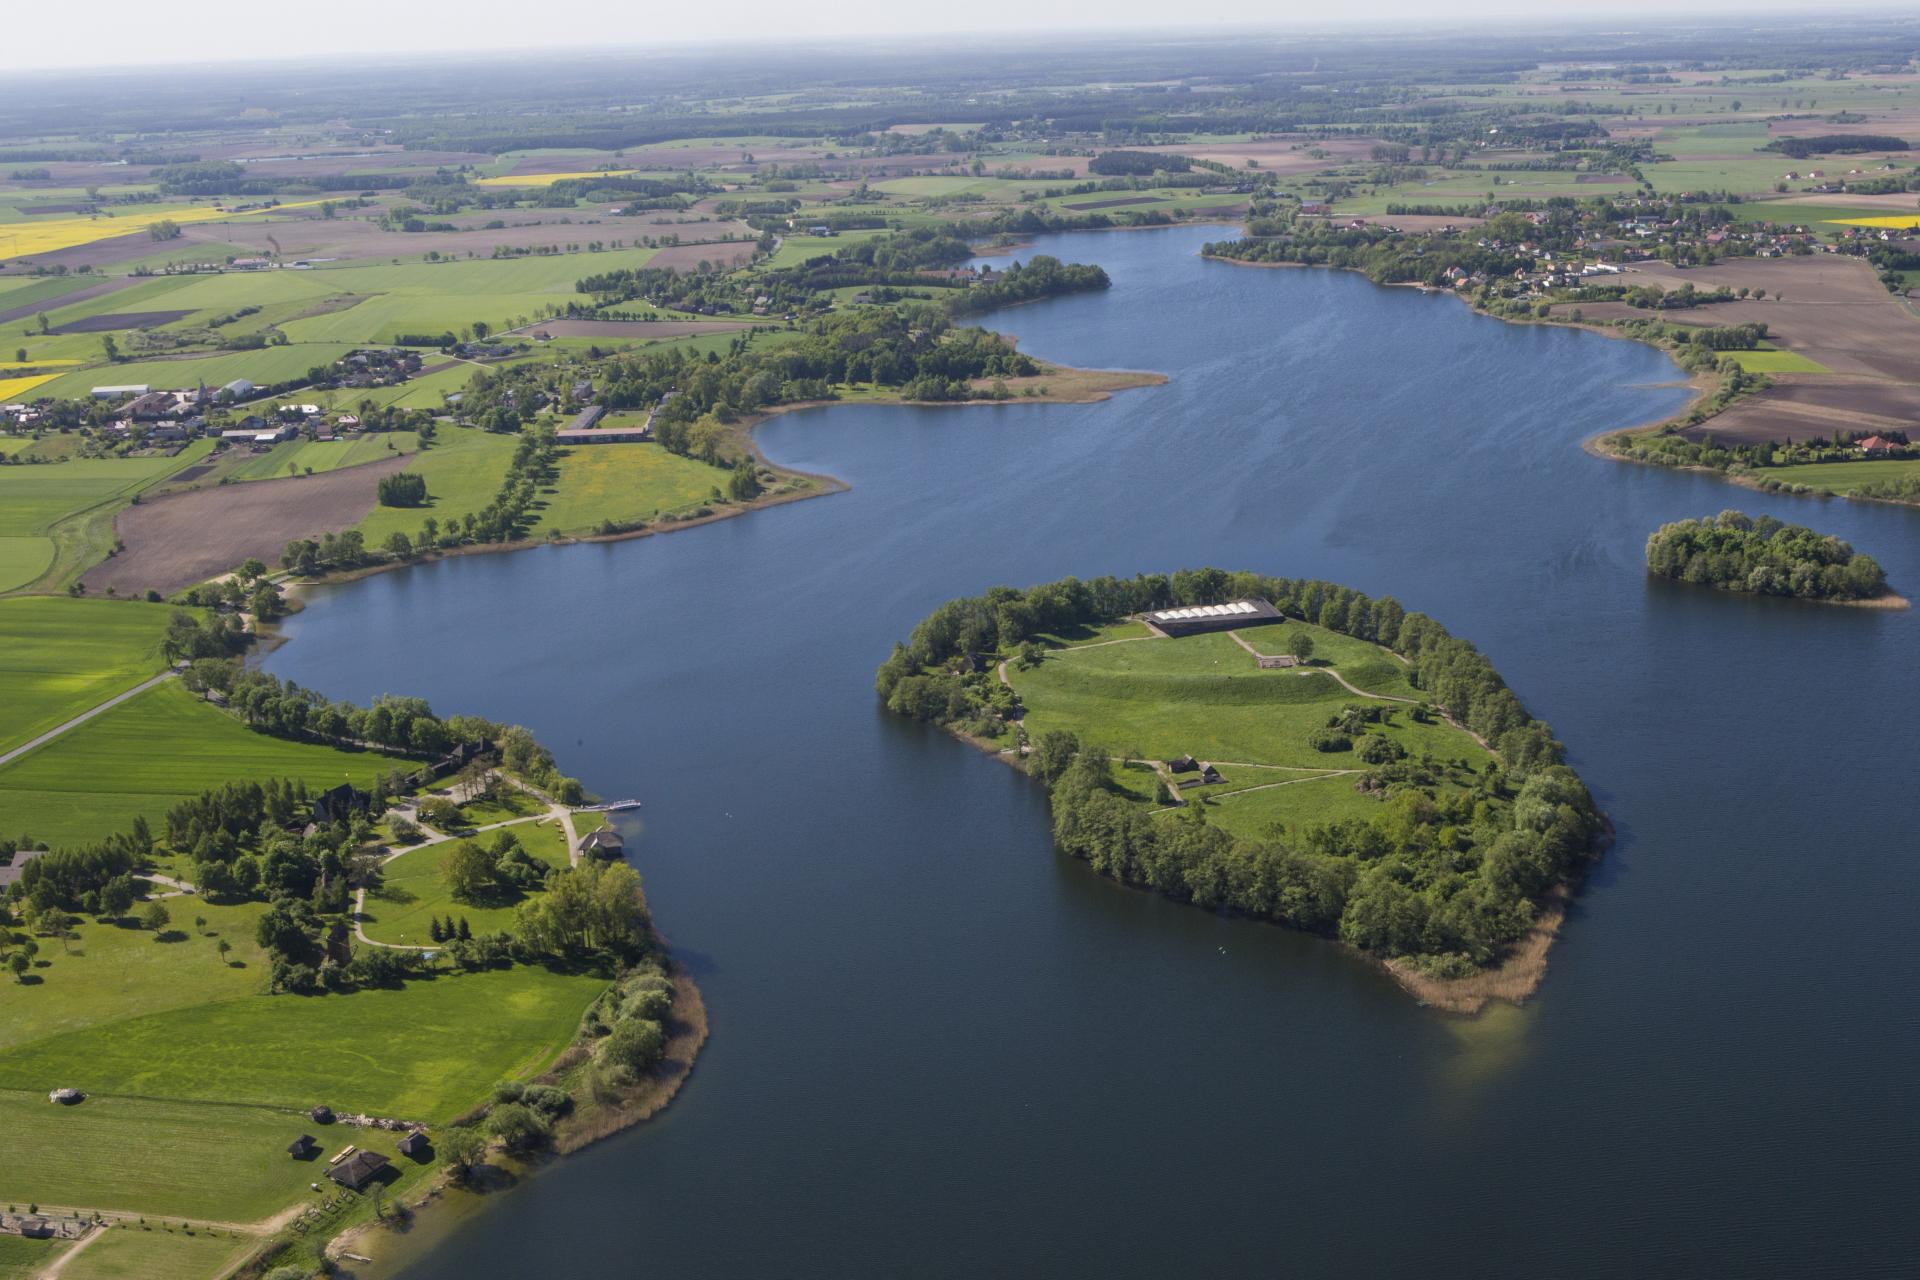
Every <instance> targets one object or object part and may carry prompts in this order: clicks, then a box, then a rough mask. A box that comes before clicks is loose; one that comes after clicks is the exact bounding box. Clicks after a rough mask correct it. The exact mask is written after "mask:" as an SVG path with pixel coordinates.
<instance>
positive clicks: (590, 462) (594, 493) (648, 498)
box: [534, 444, 727, 534]
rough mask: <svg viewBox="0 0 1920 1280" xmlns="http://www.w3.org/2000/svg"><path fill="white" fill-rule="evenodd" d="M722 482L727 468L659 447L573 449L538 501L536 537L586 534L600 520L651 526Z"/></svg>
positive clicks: (701, 498) (704, 497)
mask: <svg viewBox="0 0 1920 1280" xmlns="http://www.w3.org/2000/svg"><path fill="white" fill-rule="evenodd" d="M726 479H727V472H726V470H725V468H722V467H715V466H709V465H708V464H706V463H704V462H700V461H698V460H697V459H694V458H683V457H681V456H680V455H678V454H674V453H668V452H667V451H666V450H665V449H663V448H661V447H660V446H659V445H657V444H596V445H576V446H574V447H572V448H569V449H567V450H566V451H565V453H564V454H563V455H562V456H561V458H560V479H559V483H558V484H557V485H556V486H555V489H554V492H551V493H547V494H544V495H542V500H543V501H544V502H545V504H546V505H545V509H544V510H542V511H541V513H540V523H539V524H538V525H536V526H535V527H534V531H535V533H536V534H537V533H542V532H545V531H546V530H549V529H554V530H558V531H560V532H562V533H586V532H591V531H592V530H593V528H594V526H596V525H598V524H599V523H600V522H601V521H602V520H613V521H616V522H619V523H623V524H624V523H630V522H632V521H636V520H650V519H652V518H653V517H655V516H658V515H665V514H667V513H669V512H673V511H683V510H685V509H687V508H689V507H697V506H699V505H700V504H701V503H702V502H704V501H706V500H707V497H708V494H709V493H710V492H711V491H712V489H713V487H714V486H715V485H723V486H724V485H725V484H726Z"/></svg>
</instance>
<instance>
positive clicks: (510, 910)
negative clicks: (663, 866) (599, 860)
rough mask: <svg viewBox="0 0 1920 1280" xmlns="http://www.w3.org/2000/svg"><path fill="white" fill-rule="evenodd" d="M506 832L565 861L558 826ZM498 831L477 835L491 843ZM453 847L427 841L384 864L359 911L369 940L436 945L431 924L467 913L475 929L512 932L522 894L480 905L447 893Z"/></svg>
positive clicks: (531, 849) (548, 857)
mask: <svg viewBox="0 0 1920 1280" xmlns="http://www.w3.org/2000/svg"><path fill="white" fill-rule="evenodd" d="M502 830H505V831H511V832H513V834H514V836H515V838H516V839H518V840H519V841H520V847H521V848H523V849H525V850H526V851H527V852H528V853H530V854H532V855H533V856H534V857H536V858H538V859H539V860H540V861H542V862H544V863H546V864H547V865H548V866H550V867H564V866H566V865H567V837H566V832H565V831H564V830H562V829H561V828H560V826H559V825H558V824H556V823H548V822H541V821H536V820H534V819H529V820H527V821H526V822H520V823H515V824H514V825H513V826H510V827H504V828H502ZM497 834H498V833H497V832H493V831H486V832H482V833H481V834H479V835H476V836H475V837H473V839H474V841H475V843H477V844H481V845H484V846H488V847H491V845H492V844H493V841H494V838H495V836H496V835H497ZM451 847H452V846H451V843H448V844H437V845H428V846H427V847H426V848H424V849H416V850H415V851H414V852H412V853H406V854H402V855H401V856H399V857H398V858H395V859H394V860H393V861H391V862H389V863H387V864H386V867H385V868H384V871H385V876H384V883H383V885H382V886H381V888H380V889H379V890H378V891H377V892H374V893H369V894H368V895H367V905H366V909H365V910H364V911H363V912H362V913H361V918H362V921H363V924H364V927H365V929H366V933H367V936H368V937H369V938H372V939H373V940H374V941H376V942H395V943H400V944H402V945H404V946H414V947H426V946H432V945H433V936H432V934H431V933H429V932H428V925H429V922H430V921H433V920H439V919H444V918H445V917H447V916H449V915H451V916H454V917H455V918H459V917H462V916H464V917H465V918H466V920H467V923H468V924H469V925H471V926H472V928H473V931H474V932H475V933H511V932H512V931H513V914H514V912H515V911H516V910H518V909H519V906H520V903H521V902H522V901H524V898H523V897H522V896H521V895H520V894H517V893H515V894H509V895H507V896H504V897H502V898H500V899H498V900H497V901H492V902H489V903H488V904H487V905H485V906H481V905H478V904H475V903H466V902H456V901H454V899H453V895H452V894H451V893H449V892H447V886H446V884H445V882H444V881H442V879H441V877H440V859H441V857H442V856H443V855H444V854H445V853H446V852H447V850H448V849H449V848H451Z"/></svg>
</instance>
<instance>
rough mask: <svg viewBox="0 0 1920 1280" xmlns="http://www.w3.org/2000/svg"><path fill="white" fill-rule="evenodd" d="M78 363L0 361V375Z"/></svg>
mask: <svg viewBox="0 0 1920 1280" xmlns="http://www.w3.org/2000/svg"><path fill="white" fill-rule="evenodd" d="M79 363H80V362H79V361H78V360H28V361H25V362H24V363H23V362H21V361H19V360H0V373H12V372H14V371H15V370H17V369H52V368H55V367H56V366H57V367H61V368H65V367H67V366H69V365H76V364H79Z"/></svg>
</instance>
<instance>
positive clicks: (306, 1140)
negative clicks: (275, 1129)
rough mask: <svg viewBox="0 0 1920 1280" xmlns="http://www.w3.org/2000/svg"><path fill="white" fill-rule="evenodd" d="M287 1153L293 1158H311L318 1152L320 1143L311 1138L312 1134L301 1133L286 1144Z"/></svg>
mask: <svg viewBox="0 0 1920 1280" xmlns="http://www.w3.org/2000/svg"><path fill="white" fill-rule="evenodd" d="M287 1154H288V1155H290V1156H292V1157H293V1158H294V1159H295V1160H311V1159H313V1158H314V1157H315V1156H317V1155H319V1154H320V1144H319V1143H317V1142H315V1141H314V1140H313V1135H312V1134H310V1133H303V1134H301V1135H300V1136H299V1137H297V1138H295V1139H294V1140H293V1141H292V1142H289V1143H288V1144H287Z"/></svg>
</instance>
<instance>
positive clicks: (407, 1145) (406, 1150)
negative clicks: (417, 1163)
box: [400, 1129, 433, 1160]
mask: <svg viewBox="0 0 1920 1280" xmlns="http://www.w3.org/2000/svg"><path fill="white" fill-rule="evenodd" d="M400 1154H401V1155H403V1156H405V1157H406V1158H407V1159H409V1160H427V1159H431V1158H432V1156H433V1144H432V1143H431V1142H429V1141H427V1134H426V1131H425V1130H424V1129H415V1130H414V1131H413V1132H412V1133H409V1134H408V1135H407V1136H406V1137H404V1138H402V1139H400Z"/></svg>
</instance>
